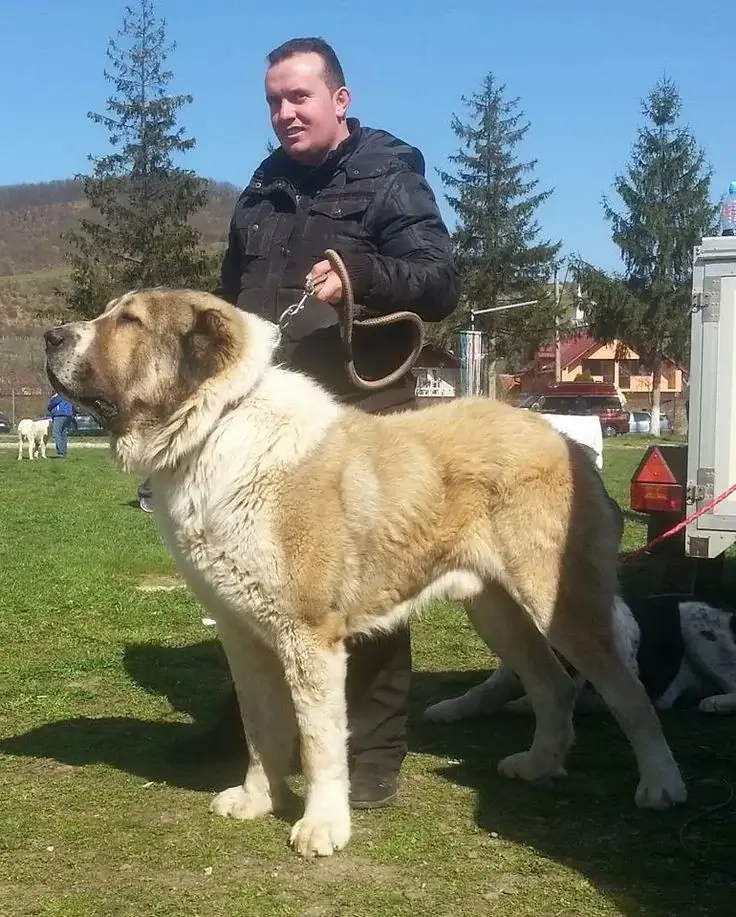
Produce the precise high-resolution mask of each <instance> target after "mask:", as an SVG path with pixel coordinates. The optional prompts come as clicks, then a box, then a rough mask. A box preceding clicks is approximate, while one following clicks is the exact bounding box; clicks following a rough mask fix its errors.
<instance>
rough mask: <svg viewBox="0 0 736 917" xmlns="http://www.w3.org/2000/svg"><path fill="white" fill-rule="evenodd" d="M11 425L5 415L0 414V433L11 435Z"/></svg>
mask: <svg viewBox="0 0 736 917" xmlns="http://www.w3.org/2000/svg"><path fill="white" fill-rule="evenodd" d="M12 431H13V424H12V423H11V420H10V418H9V417H8V415H7V414H2V413H0V433H12Z"/></svg>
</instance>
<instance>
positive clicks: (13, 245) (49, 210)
mask: <svg viewBox="0 0 736 917" xmlns="http://www.w3.org/2000/svg"><path fill="white" fill-rule="evenodd" d="M239 193H240V189H239V188H236V187H235V186H233V185H229V184H225V183H222V182H214V181H210V182H209V183H208V203H207V205H206V207H204V208H203V209H202V210H201V211H200V212H199V213H197V214H196V215H195V216H194V217H193V218H192V224H193V225H194V226H196V227H197V229H199V230H200V232H201V233H202V241H203V243H204V244H205V245H206V246H207V247H223V246H224V244H225V240H226V238H227V229H228V224H229V221H230V216H231V213H232V209H233V204H234V202H235V199H236V198H237V196H238V194H239ZM93 216H94V215H93V213H92V211H91V210H90V208H89V207H88V206H87V202H86V198H85V196H84V192H83V190H82V184H81V182H78V181H75V180H73V179H68V180H62V181H52V182H43V183H38V184H23V185H6V186H0V410H6V411H8V410H9V406H8V398H9V396H10V392H11V391H12V390H15V391H16V392H18V391H27V392H30V391H35V390H39V389H42V390H44V391H45V389H46V387H47V383H46V379H45V374H44V371H43V347H42V345H41V335H40V332H41V329H42V328H43V327H45V326H48V324H50V323H51V322H52V321H53V320H54V318H56V317H57V316H58V315H59V314H60V311H61V310H60V308H59V306H60V301H59V297H58V296H56V294H55V292H54V291H55V290H56V289H58V288H60V287H63V286H64V285H65V282H66V280H67V277H68V267H67V264H66V262H65V259H64V245H63V242H62V241H61V238H60V236H61V233H62V232H65V231H66V230H69V229H73V228H74V227H75V226H76V225H77V224H78V221H79V219H80V218H81V217H93Z"/></svg>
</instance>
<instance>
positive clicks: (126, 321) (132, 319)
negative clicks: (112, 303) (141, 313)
mask: <svg viewBox="0 0 736 917" xmlns="http://www.w3.org/2000/svg"><path fill="white" fill-rule="evenodd" d="M118 322H119V323H120V324H121V325H142V324H143V322H142V321H141V320H140V319H139V318H138V316H137V315H133V313H132V312H121V313H120V315H119V316H118Z"/></svg>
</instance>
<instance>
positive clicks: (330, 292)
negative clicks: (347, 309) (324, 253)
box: [308, 261, 342, 306]
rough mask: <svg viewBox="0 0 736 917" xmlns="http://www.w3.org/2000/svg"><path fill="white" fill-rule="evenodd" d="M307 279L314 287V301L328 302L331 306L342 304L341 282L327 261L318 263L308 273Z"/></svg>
mask: <svg viewBox="0 0 736 917" xmlns="http://www.w3.org/2000/svg"><path fill="white" fill-rule="evenodd" d="M308 277H309V278H310V279H311V281H312V283H313V285H314V293H313V294H312V295H313V296H314V298H315V299H319V300H320V302H328V303H330V304H331V305H333V306H336V305H338V304H339V303H340V302H342V281H341V280H340V278H339V277H338V276H337V274H336V273H335V272H334V271H333V270H332V268H331V267H330V262H329V261H318V262H317V264H315V265H314V267H313V268H312V270H311V271H310V272H309V275H308Z"/></svg>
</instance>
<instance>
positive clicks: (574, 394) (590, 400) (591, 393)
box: [522, 382, 629, 436]
mask: <svg viewBox="0 0 736 917" xmlns="http://www.w3.org/2000/svg"><path fill="white" fill-rule="evenodd" d="M522 407H525V408H530V409H531V410H533V411H541V412H542V413H544V414H596V415H597V416H598V417H599V418H600V422H601V429H602V430H603V435H604V436H616V435H617V434H618V435H621V434H623V433H628V432H629V411H628V409H627V407H626V400H625V399H624V396H623V395H622V394H621V392H620V391H619V390H618V389H617V388H616V386H615V385H612V384H610V383H608V382H552V383H551V384H550V385H548V386H547V388H546V389H545V390H544V391H543V392H541V393H540V394H539V395H536V396H533V397H532V398H531V399H526V400H525V401H524V403H523V404H522Z"/></svg>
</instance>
